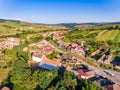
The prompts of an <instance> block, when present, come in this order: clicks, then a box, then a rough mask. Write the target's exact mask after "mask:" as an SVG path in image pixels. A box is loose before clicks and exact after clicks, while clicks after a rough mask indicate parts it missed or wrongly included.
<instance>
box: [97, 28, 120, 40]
mask: <svg viewBox="0 0 120 90" xmlns="http://www.w3.org/2000/svg"><path fill="white" fill-rule="evenodd" d="M96 40H97V41H107V40H111V41H113V42H120V30H111V31H108V30H105V31H102V32H100V33H99V34H98V36H97V37H96Z"/></svg>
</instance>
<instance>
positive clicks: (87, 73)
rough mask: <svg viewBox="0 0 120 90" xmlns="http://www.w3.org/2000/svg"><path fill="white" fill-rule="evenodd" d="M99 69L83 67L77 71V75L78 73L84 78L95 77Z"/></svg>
mask: <svg viewBox="0 0 120 90" xmlns="http://www.w3.org/2000/svg"><path fill="white" fill-rule="evenodd" d="M97 72H98V71H97V70H87V71H85V70H83V69H78V70H77V71H75V72H74V73H75V75H77V76H78V77H80V78H83V79H89V78H91V77H94V76H95V75H96V74H97Z"/></svg>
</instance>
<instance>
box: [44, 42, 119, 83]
mask: <svg viewBox="0 0 120 90" xmlns="http://www.w3.org/2000/svg"><path fill="white" fill-rule="evenodd" d="M44 41H45V42H46V43H48V44H50V45H51V46H52V47H54V48H55V49H56V50H58V51H59V52H63V51H62V50H59V49H58V48H57V47H55V46H53V45H52V44H51V43H49V42H48V41H46V40H44ZM64 53H65V52H64ZM77 59H78V60H80V61H81V63H82V64H84V65H87V66H88V68H89V69H90V70H97V71H98V75H101V76H103V77H106V78H108V79H110V80H111V81H113V82H115V83H116V84H119V85H120V73H119V72H116V71H112V70H105V69H102V68H100V67H95V66H92V65H90V64H88V63H86V62H85V61H83V60H82V59H80V58H77ZM105 71H108V72H110V73H112V74H114V76H110V75H108V74H107V73H105Z"/></svg>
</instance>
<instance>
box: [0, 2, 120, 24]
mask: <svg viewBox="0 0 120 90" xmlns="http://www.w3.org/2000/svg"><path fill="white" fill-rule="evenodd" d="M0 18H1V19H17V20H22V21H27V22H33V23H46V24H56V23H85V22H116V21H117V22H118V21H120V0H0Z"/></svg>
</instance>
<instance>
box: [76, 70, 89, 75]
mask: <svg viewBox="0 0 120 90" xmlns="http://www.w3.org/2000/svg"><path fill="white" fill-rule="evenodd" d="M77 72H78V74H79V76H87V74H86V73H85V72H84V71H83V70H82V69H79V70H77Z"/></svg>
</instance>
